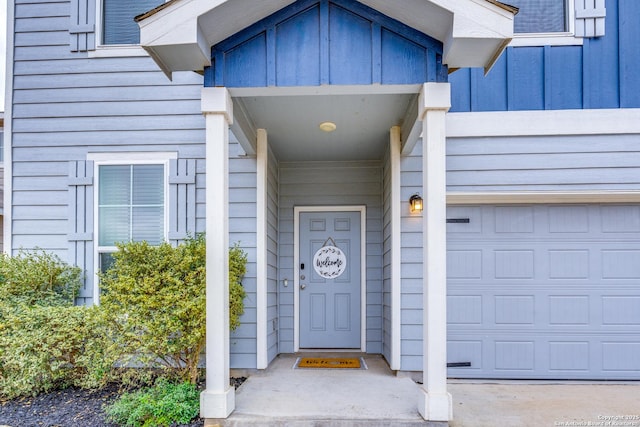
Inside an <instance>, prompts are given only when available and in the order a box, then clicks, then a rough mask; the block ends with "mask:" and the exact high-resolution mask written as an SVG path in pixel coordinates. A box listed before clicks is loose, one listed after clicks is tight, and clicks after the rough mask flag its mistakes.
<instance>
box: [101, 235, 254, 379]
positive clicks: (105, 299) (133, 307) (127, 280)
mask: <svg viewBox="0 0 640 427" xmlns="http://www.w3.org/2000/svg"><path fill="white" fill-rule="evenodd" d="M205 251H206V244H205V238H204V236H203V235H200V236H198V237H196V238H191V239H188V240H187V241H186V242H185V243H183V244H181V245H179V246H178V247H172V246H171V245H169V244H168V243H163V244H161V245H160V246H151V245H149V244H148V243H146V242H130V243H126V244H120V245H118V251H117V252H116V253H114V262H113V265H112V267H111V268H110V269H109V270H108V271H107V272H105V273H104V274H102V275H101V276H100V285H101V290H102V293H101V298H100V313H101V316H102V318H101V322H102V323H103V324H104V326H105V328H106V331H105V336H106V337H107V339H108V342H107V346H108V347H109V348H107V349H106V351H107V352H108V353H109V354H114V353H116V354H118V355H119V356H120V358H121V362H123V363H127V362H134V361H135V363H140V364H144V365H147V366H156V365H159V366H161V367H164V368H169V369H170V370H172V371H173V372H176V373H177V375H178V377H180V378H181V379H183V380H185V381H190V382H192V383H195V382H196V381H197V378H198V362H199V359H200V354H201V353H202V351H203V350H204V346H205V323H206V311H205V306H206V304H205V303H206V278H205V266H206V252H205ZM230 258H231V259H232V261H231V262H230V265H233V266H234V267H233V275H234V276H233V277H234V280H233V285H232V289H233V291H232V292H233V296H232V297H231V300H232V301H233V302H232V304H231V324H232V325H233V326H237V325H238V324H239V319H238V318H239V316H240V315H241V314H242V311H243V299H244V290H243V289H242V286H241V285H240V284H239V278H240V276H241V275H242V274H244V271H245V267H244V266H245V264H246V255H245V254H244V252H242V250H241V249H239V248H238V247H234V248H233V249H231V252H230ZM134 356H135V360H133V359H131V358H132V357H134ZM127 357H129V359H127Z"/></svg>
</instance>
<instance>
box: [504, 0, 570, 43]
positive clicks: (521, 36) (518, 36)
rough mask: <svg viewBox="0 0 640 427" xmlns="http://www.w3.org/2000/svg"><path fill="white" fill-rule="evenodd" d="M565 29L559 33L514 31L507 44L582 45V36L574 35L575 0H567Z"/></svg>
mask: <svg viewBox="0 0 640 427" xmlns="http://www.w3.org/2000/svg"><path fill="white" fill-rule="evenodd" d="M567 29H568V31H566V32H561V33H514V34H513V40H511V42H510V43H509V46H582V44H583V43H582V40H583V39H582V37H575V33H576V4H575V0H567Z"/></svg>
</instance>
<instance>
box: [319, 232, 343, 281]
mask: <svg viewBox="0 0 640 427" xmlns="http://www.w3.org/2000/svg"><path fill="white" fill-rule="evenodd" d="M329 240H331V242H332V243H333V245H327V242H328V241H329ZM313 268H314V269H315V270H316V273H318V275H319V276H320V277H323V278H325V279H335V278H337V277H340V276H341V275H342V273H344V271H345V270H346V268H347V257H346V256H345V254H344V252H342V250H341V249H340V248H339V247H337V246H336V242H335V241H334V240H333V239H332V238H331V237H329V238H328V239H327V240H326V241H325V242H324V245H323V246H322V247H321V248H320V249H318V250H317V251H316V254H315V255H314V256H313Z"/></svg>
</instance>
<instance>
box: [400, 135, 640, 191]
mask: <svg viewBox="0 0 640 427" xmlns="http://www.w3.org/2000/svg"><path fill="white" fill-rule="evenodd" d="M638 137H639V136H638V135H613V136H612V135H590V136H553V137H501V138H449V139H448V140H447V189H448V191H526V190H537V191H546V190H549V191H562V190H567V191H571V190H637V189H638V188H640V147H639V146H638ZM413 162H414V164H412V167H413V168H414V169H415V166H417V163H419V159H415V160H414V161H413ZM414 173H417V172H414Z"/></svg>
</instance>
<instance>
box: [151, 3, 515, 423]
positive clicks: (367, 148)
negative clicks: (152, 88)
mask: <svg viewBox="0 0 640 427" xmlns="http://www.w3.org/2000/svg"><path fill="white" fill-rule="evenodd" d="M259 3H260V4H259V5H258V3H255V5H252V7H251V8H247V7H246V3H243V2H241V1H237V0H235V1H234V0H216V1H214V2H211V1H210V0H176V1H174V2H169V3H167V4H166V5H163V6H160V7H159V8H158V9H156V10H154V11H152V12H150V13H148V14H145V15H143V16H141V17H140V27H141V41H142V45H143V47H144V48H145V49H146V50H147V51H148V52H149V53H150V55H151V57H152V58H153V59H154V60H155V61H156V63H157V64H158V65H159V66H160V68H161V69H162V70H163V71H164V72H165V73H166V74H167V75H169V76H170V75H171V73H172V72H173V71H177V70H197V71H201V72H202V74H203V75H204V86H205V87H204V88H203V90H202V95H201V99H202V112H203V114H204V116H205V121H206V130H205V132H206V161H205V166H206V235H207V296H206V300H207V303H206V304H207V305H206V309H207V343H206V365H207V372H206V374H207V377H206V381H207V384H206V387H207V388H206V390H205V391H204V392H203V393H202V396H201V414H202V416H203V417H204V418H226V417H229V416H232V417H233V414H234V411H236V412H237V413H240V408H242V405H243V403H242V402H240V399H238V401H237V402H236V396H235V392H234V390H233V389H232V388H230V386H229V370H230V368H231V367H232V366H230V364H231V358H230V354H234V356H237V354H238V352H239V350H238V352H236V351H234V349H233V348H230V347H234V346H236V343H231V342H230V336H229V330H228V277H227V268H228V266H227V259H226V251H227V248H228V247H229V243H230V234H231V235H232V236H233V234H234V232H237V230H238V229H239V228H244V229H246V230H249V232H248V233H245V235H246V236H248V240H249V241H250V243H249V246H250V248H251V251H252V253H251V255H250V262H252V263H253V264H252V268H255V273H253V274H254V275H253V277H252V278H251V279H252V280H253V283H252V284H251V288H250V289H249V291H248V292H249V295H250V297H249V298H251V299H252V306H251V307H250V308H251V310H250V312H249V314H248V315H247V316H246V318H245V319H244V320H245V321H246V323H247V324H249V325H250V326H248V327H247V328H246V330H245V331H243V332H244V333H245V335H244V336H243V337H241V338H243V342H242V346H243V350H242V351H243V356H244V359H243V361H242V366H240V367H246V368H253V369H258V370H261V369H269V368H268V367H269V365H270V363H276V364H278V363H280V362H281V361H282V360H284V357H283V356H281V357H280V358H277V357H278V355H281V354H283V353H284V354H287V353H294V352H298V351H300V350H304V349H317V348H322V349H329V350H336V349H350V350H352V351H353V350H358V351H361V352H367V353H371V354H382V355H383V356H384V359H385V361H383V359H382V358H380V357H378V361H379V362H380V363H382V364H383V365H384V363H388V365H389V366H390V368H391V369H393V370H411V371H421V372H422V373H423V377H424V385H423V386H421V387H417V386H415V384H413V383H411V384H409V385H408V386H407V390H409V392H411V394H413V395H414V397H413V398H409V397H407V398H402V399H393V398H389V399H386V400H389V402H390V403H391V402H395V404H396V405H399V406H402V405H405V404H408V402H411V403H410V405H411V407H412V408H413V409H412V410H411V414H412V415H411V417H413V416H414V415H416V414H418V413H419V414H420V415H421V416H422V418H424V419H426V420H430V421H442V422H446V421H447V420H449V419H451V409H452V405H451V396H450V395H449V394H448V393H447V386H446V247H445V246H446V235H445V226H444V225H445V222H446V215H445V211H446V200H445V195H446V194H445V193H446V192H445V190H446V186H445V169H446V168H445V135H446V132H445V122H446V120H445V119H446V113H447V111H448V109H449V107H450V88H449V84H448V83H447V78H448V77H447V73H448V68H447V67H449V69H454V68H457V67H462V66H482V67H484V68H485V69H488V68H490V67H491V65H492V64H493V63H494V61H495V60H496V59H497V57H498V55H499V54H500V53H501V51H502V50H503V48H504V46H506V43H508V40H509V37H510V35H511V34H512V20H513V12H514V10H513V9H512V8H509V7H506V6H504V5H501V4H500V3H498V2H495V1H484V0H466V1H464V2H460V1H459V0H456V1H440V0H438V1H435V0H431V1H424V2H407V1H404V0H403V1H394V2H391V1H378V0H360V1H356V0H297V1H294V0H280V1H277V0H265V1H262V2H259ZM247 9H249V10H247ZM322 122H325V124H326V125H327V126H326V127H325V126H324V125H322V126H318V125H319V124H320V123H322ZM318 127H320V129H322V130H326V129H330V130H336V128H337V129H338V130H337V131H336V132H335V133H331V134H329V133H325V132H321V131H319V130H318ZM323 127H324V128H323ZM230 133H231V134H233V135H234V136H235V138H236V139H237V143H238V144H233V142H235V141H232V145H231V146H232V147H233V149H234V150H235V149H236V148H237V147H238V146H240V147H241V150H240V151H242V152H243V154H241V155H240V156H241V157H243V158H244V159H245V160H246V159H250V160H248V161H247V163H246V164H247V165H249V168H247V169H245V170H242V171H240V172H241V173H245V177H246V178H247V181H246V183H247V186H246V187H244V188H237V187H233V186H231V187H232V188H230V184H231V182H232V179H231V177H232V176H233V174H234V171H233V167H234V165H233V164H232V165H231V167H230V164H229V158H230V156H229V149H230ZM420 140H421V143H420V144H419V141H420ZM416 147H421V150H422V152H420V154H419V155H417V156H416V157H415V158H414V159H412V161H413V162H414V163H412V166H411V167H413V168H414V169H413V170H412V171H411V172H409V173H405V171H403V166H402V164H403V161H404V159H406V156H409V155H411V154H412V153H413V152H414V148H416ZM416 149H417V148H416ZM403 156H404V157H403ZM371 161H373V162H379V165H380V166H379V167H378V172H377V173H379V174H380V170H383V171H384V172H383V173H381V174H380V179H379V181H378V184H377V186H376V189H375V190H374V191H372V192H369V193H366V192H365V193H353V191H352V190H353V189H354V188H355V187H358V186H357V185H352V183H350V182H349V181H348V180H346V179H344V176H342V177H341V176H339V175H337V176H333V177H331V178H333V182H329V184H330V185H328V187H329V189H328V190H326V191H324V192H323V191H318V190H317V188H312V187H313V185H314V184H316V183H326V182H328V181H326V180H325V181H322V179H325V178H327V173H326V171H324V172H325V173H324V174H321V175H320V176H319V178H316V179H314V177H313V175H311V174H310V172H309V171H308V170H305V171H303V172H302V173H301V174H299V175H297V177H298V178H297V179H296V178H295V176H296V175H295V171H293V169H295V167H289V168H286V167H285V166H286V163H288V164H289V166H291V165H296V164H302V165H303V166H302V169H304V164H315V165H316V166H318V165H319V166H320V168H319V169H321V168H322V166H323V165H326V164H328V163H331V162H334V163H339V162H353V164H354V165H358V166H357V167H361V166H362V165H363V164H365V163H366V162H371ZM235 163H236V162H235V159H234V164H235ZM285 169H288V172H290V173H289V174H288V175H287V173H285ZM329 173H330V172H329ZM403 174H404V176H403ZM253 177H255V184H253V183H252V180H253V179H254V178H253ZM286 179H296V180H295V181H292V182H291V183H290V184H292V185H297V186H298V187H299V188H297V189H296V191H290V192H289V193H287V191H286V189H285V187H286V185H287V183H286V182H284V181H286ZM403 180H404V181H405V182H411V184H410V185H405V186H403ZM304 185H307V187H306V188H309V189H310V190H309V191H306V192H303V191H301V190H300V188H302V187H304ZM358 188H361V187H358ZM350 191H351V192H350ZM408 191H411V193H410V194H405V193H406V192H408ZM413 193H419V194H420V195H422V197H424V198H425V201H426V205H425V209H424V212H421V213H416V214H415V215H413V216H410V215H409V213H408V210H409V209H408V205H409V197H410V196H411V195H412V194H413ZM367 197H369V199H367ZM372 200H374V201H372ZM238 201H241V202H242V207H241V209H244V212H242V213H241V215H237V216H236V214H237V212H234V209H235V208H236V206H234V204H235V203H237V202H238ZM254 207H255V208H254ZM254 209H255V210H254ZM347 211H349V212H350V213H353V212H354V211H356V212H357V213H356V214H355V216H354V215H343V214H344V213H345V212H347ZM301 212H314V215H315V212H323V215H324V213H326V215H324V216H322V215H317V216H314V217H305V218H307V219H306V225H305V226H304V227H303V226H302V222H303V221H302V218H303V216H302V215H303V214H302V213H301ZM358 212H359V213H358ZM299 213H300V215H299ZM332 215H333V216H332ZM238 218H240V219H241V220H236V219H238ZM423 218H424V220H423ZM369 220H371V221H369ZM370 223H375V225H371V224H370ZM325 225H326V228H325ZM329 225H331V226H329ZM316 226H317V227H316ZM376 227H377V228H376ZM234 230H235V231H234ZM314 233H315V234H314ZM332 235H333V236H334V237H336V239H335V240H334V239H333V238H332ZM303 236H306V237H303ZM231 239H234V237H231ZM234 241H235V240H231V242H234ZM322 242H324V244H323V243H322ZM327 242H329V243H332V245H330V246H327V244H328V243H327ZM318 245H319V246H318ZM325 247H328V248H331V250H332V251H333V253H337V254H339V255H338V258H336V259H337V260H339V262H340V264H341V265H342V266H343V267H344V266H348V267H344V268H342V269H339V271H338V270H335V271H329V272H327V271H325V272H324V273H322V272H321V271H320V270H319V269H318V268H317V267H318V266H319V265H320V264H319V258H317V257H318V254H319V253H320V251H321V250H322V249H323V248H325ZM303 248H305V249H303ZM355 248H359V249H358V250H354V249H355ZM254 251H255V252H254ZM313 254H315V255H313ZM345 254H346V255H345ZM343 256H344V258H340V257H343ZM323 260H324V258H323ZM323 262H325V265H327V264H326V262H328V261H323ZM330 262H331V263H333V264H331V265H335V263H336V262H338V261H336V260H333V261H330ZM305 266H306V268H305ZM325 274H326V275H325ZM343 274H344V275H343ZM341 276H342V277H341ZM311 282H315V283H311ZM305 304H306V305H305ZM305 328H306V332H305ZM318 331H322V332H318ZM345 331H349V332H348V333H347V332H345ZM352 332H353V333H352ZM311 337H313V338H311ZM336 337H340V338H339V341H337V338H336ZM274 359H275V362H272V361H273V360H274ZM278 372H279V375H282V376H283V381H284V380H286V379H287V377H288V375H289V374H291V372H287V371H286V370H285V371H282V372H280V371H278ZM385 372H386V373H385V375H387V376H389V370H388V368H387V370H386V371H385ZM291 375H299V373H295V374H291ZM303 375H308V374H303ZM354 375H358V377H362V378H361V379H363V380H364V381H365V383H363V384H360V385H359V386H357V387H356V388H353V389H351V386H352V385H351V382H350V381H345V380H343V379H340V380H338V379H336V380H335V381H328V382H326V384H325V382H324V381H325V380H326V379H328V378H331V377H333V373H329V374H326V373H323V375H322V376H321V377H320V379H317V381H308V383H310V384H309V387H311V388H312V389H313V391H314V392H315V393H321V394H322V395H323V396H325V397H323V399H326V398H327V397H326V396H330V395H337V396H339V395H340V394H339V391H340V390H350V392H349V395H351V396H353V397H357V398H359V399H360V398H362V397H363V396H367V395H368V392H369V391H373V390H379V391H380V390H382V389H384V388H381V387H380V385H379V384H378V385H376V386H374V384H371V383H369V382H368V381H374V382H375V381H376V380H379V381H383V382H384V381H386V380H383V379H381V378H379V377H377V376H375V375H371V373H370V372H367V371H364V373H363V374H360V373H354ZM289 379H290V380H292V381H293V379H292V378H289ZM396 380H397V381H400V380H399V379H396ZM250 381H251V380H250ZM253 382H258V378H257V379H255V380H253ZM314 382H315V384H314ZM354 382H355V383H358V382H359V380H358V381H354ZM404 382H405V383H406V381H404ZM336 387H337V388H336ZM285 388H286V387H285ZM293 391H294V393H296V394H297V392H298V390H293ZM403 393H405V390H404V389H403V390H402V392H401V393H400V394H403ZM262 394H265V392H264V390H263V392H262ZM266 394H267V396H266V397H267V398H268V399H270V398H271V396H269V394H272V393H271V392H267V393H266ZM314 396H315V395H310V396H309V397H308V399H309V400H317V399H315V398H314ZM238 397H240V395H239V396H238ZM262 397H265V396H262ZM387 397H388V396H387ZM242 399H247V398H246V397H243V398H242ZM247 400H249V399H247ZM368 400H371V401H370V402H368V403H367V404H366V405H365V406H363V408H368V409H366V411H374V410H375V408H373V407H371V408H369V406H368V405H375V402H376V398H373V396H371V399H368ZM383 400H384V399H383ZM344 401H345V402H349V400H348V399H346V398H345V400H344ZM399 401H402V403H400V402H399ZM416 401H417V404H416V403H415V402H416ZM291 402H292V400H291V399H288V403H287V399H285V400H284V401H283V405H287V407H289V409H291V408H290V404H291ZM405 402H407V403H405ZM347 407H350V408H351V410H352V411H354V410H355V408H356V406H354V405H350V406H347ZM318 410H319V409H318ZM366 411H365V412H366ZM394 412H397V408H396V409H390V413H394Z"/></svg>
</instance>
